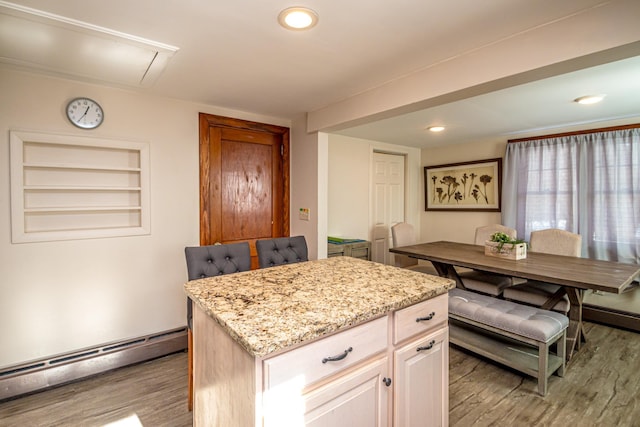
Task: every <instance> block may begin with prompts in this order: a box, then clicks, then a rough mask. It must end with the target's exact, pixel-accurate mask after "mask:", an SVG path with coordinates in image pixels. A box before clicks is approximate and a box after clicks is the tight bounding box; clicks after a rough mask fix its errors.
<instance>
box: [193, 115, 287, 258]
mask: <svg viewBox="0 0 640 427" xmlns="http://www.w3.org/2000/svg"><path fill="white" fill-rule="evenodd" d="M288 235H289V129H288V128H285V127H281V126H274V125H268V124H262V123H256V122H249V121H245V120H239V119H232V118H228V117H220V116H215V115H211V114H204V113H200V244H201V245H213V244H215V243H223V244H224V243H236V242H244V241H247V242H249V245H250V247H251V257H252V260H251V261H252V262H251V265H252V268H257V266H258V261H257V254H256V249H255V241H256V240H258V239H266V238H271V237H281V236H288Z"/></svg>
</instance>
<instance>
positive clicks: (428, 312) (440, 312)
mask: <svg viewBox="0 0 640 427" xmlns="http://www.w3.org/2000/svg"><path fill="white" fill-rule="evenodd" d="M448 317H449V295H448V294H443V295H440V296H437V297H435V298H432V299H429V300H426V301H423V302H420V303H418V304H414V305H412V306H410V307H407V308H404V309H402V310H398V311H396V312H395V313H394V322H393V325H394V331H393V332H394V333H393V343H394V344H397V343H399V342H400V341H403V340H405V339H407V338H409V337H412V336H414V335H416V334H419V333H422V332H426V331H429V330H430V329H433V328H435V327H436V326H439V325H441V324H442V323H444V322H446V321H447V318H448Z"/></svg>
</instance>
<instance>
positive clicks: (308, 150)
mask: <svg viewBox="0 0 640 427" xmlns="http://www.w3.org/2000/svg"><path fill="white" fill-rule="evenodd" d="M291 140H292V142H291V156H290V157H291V183H290V193H291V201H290V204H291V221H290V223H291V230H290V232H291V233H290V234H291V235H292V236H296V235H303V236H305V238H306V240H307V247H308V249H309V259H318V258H326V257H327V245H326V243H325V242H326V240H327V238H326V237H327V234H326V223H327V219H326V216H327V210H326V206H327V202H326V192H327V190H326V186H327V183H326V157H327V156H326V151H327V148H326V146H327V144H326V136H325V135H319V134H318V133H317V132H314V133H307V132H306V117H304V116H302V117H300V118H298V119H297V120H294V121H293V123H292V126H291ZM300 208H307V209H309V220H308V221H305V220H301V219H300V215H299V212H300Z"/></svg>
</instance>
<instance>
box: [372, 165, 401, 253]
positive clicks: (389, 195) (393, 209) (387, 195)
mask: <svg viewBox="0 0 640 427" xmlns="http://www.w3.org/2000/svg"><path fill="white" fill-rule="evenodd" d="M404 160H405V159H404V156H402V155H396V154H385V153H373V164H372V175H371V176H372V178H371V179H372V182H371V188H372V203H371V208H372V212H371V219H372V223H371V224H370V229H371V230H372V240H373V241H372V245H371V246H372V251H371V253H372V260H373V261H376V262H381V263H384V264H390V263H391V260H390V254H389V247H390V246H391V232H390V229H391V226H392V225H394V224H396V223H398V222H402V221H404V181H405V177H404ZM381 230H384V231H383V232H380V231H381Z"/></svg>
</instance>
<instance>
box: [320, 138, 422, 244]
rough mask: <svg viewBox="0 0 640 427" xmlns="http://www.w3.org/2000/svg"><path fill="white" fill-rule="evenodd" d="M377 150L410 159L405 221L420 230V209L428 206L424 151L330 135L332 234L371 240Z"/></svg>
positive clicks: (408, 161)
mask: <svg viewBox="0 0 640 427" xmlns="http://www.w3.org/2000/svg"><path fill="white" fill-rule="evenodd" d="M376 150H377V151H384V152H388V153H394V154H402V155H405V156H406V159H407V161H406V167H405V173H406V176H407V181H406V183H405V184H406V185H405V194H406V197H405V219H406V221H407V222H410V223H412V224H414V225H415V227H416V229H417V230H416V232H418V231H419V228H420V224H419V223H420V216H419V213H420V212H419V206H421V203H424V201H423V200H424V199H421V198H420V197H421V196H420V194H421V193H420V188H421V184H420V177H421V173H422V171H421V168H420V150H419V149H417V148H412V147H404V146H398V145H390V144H385V143H381V142H377V141H369V140H364V139H358V138H351V137H347V136H342V135H336V134H330V135H329V165H328V181H329V193H328V212H329V214H328V235H330V236H342V237H350V238H357V239H366V240H369V239H370V238H371V229H370V222H371V221H370V209H371V206H370V203H371V191H370V190H371V185H370V182H371V159H372V156H373V152H374V151H376ZM422 197H423V196H422Z"/></svg>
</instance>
